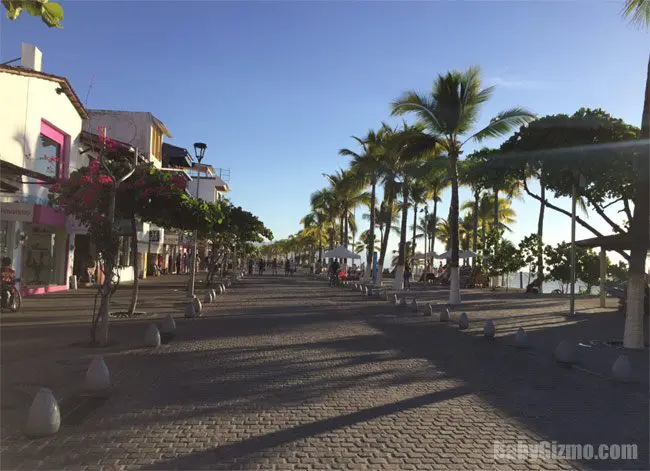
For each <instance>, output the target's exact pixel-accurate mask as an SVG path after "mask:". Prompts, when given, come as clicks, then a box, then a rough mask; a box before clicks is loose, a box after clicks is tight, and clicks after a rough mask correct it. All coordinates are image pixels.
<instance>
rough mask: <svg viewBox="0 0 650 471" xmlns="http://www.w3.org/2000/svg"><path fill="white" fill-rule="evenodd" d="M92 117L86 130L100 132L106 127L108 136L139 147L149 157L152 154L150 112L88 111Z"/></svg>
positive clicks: (87, 122)
mask: <svg viewBox="0 0 650 471" xmlns="http://www.w3.org/2000/svg"><path fill="white" fill-rule="evenodd" d="M88 114H89V116H90V118H89V119H88V120H87V121H86V122H85V123H84V130H85V131H88V132H92V133H93V134H97V133H98V128H100V127H106V128H107V136H108V137H110V138H112V139H115V140H117V141H121V142H124V143H126V144H130V145H132V146H133V147H137V148H138V150H139V151H140V152H142V153H143V154H145V155H146V156H147V158H149V156H150V155H151V126H152V123H151V118H150V117H149V113H142V112H130V111H119V112H112V111H95V110H90V111H88Z"/></svg>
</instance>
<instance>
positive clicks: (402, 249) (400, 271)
mask: <svg viewBox="0 0 650 471" xmlns="http://www.w3.org/2000/svg"><path fill="white" fill-rule="evenodd" d="M402 193H403V195H404V200H403V202H402V226H401V228H400V239H399V254H398V256H397V266H396V267H395V278H394V280H393V289H395V290H401V289H404V265H405V263H406V230H407V223H408V203H409V200H408V198H409V184H408V181H407V180H406V178H405V179H404V182H403V184H402Z"/></svg>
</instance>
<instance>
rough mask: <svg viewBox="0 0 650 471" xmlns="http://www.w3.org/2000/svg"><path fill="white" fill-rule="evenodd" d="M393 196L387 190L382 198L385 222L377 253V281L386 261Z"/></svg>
mask: <svg viewBox="0 0 650 471" xmlns="http://www.w3.org/2000/svg"><path fill="white" fill-rule="evenodd" d="M393 198H394V195H393V194H392V191H390V192H389V194H388V195H387V197H385V198H384V203H385V204H386V222H385V226H384V237H383V239H382V241H381V252H380V254H379V275H378V278H379V281H381V277H382V274H383V271H384V262H385V261H386V251H387V250H388V238H389V236H390V230H391V226H392V222H391V221H392V220H393Z"/></svg>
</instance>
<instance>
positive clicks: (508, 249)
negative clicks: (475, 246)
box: [483, 229, 525, 288]
mask: <svg viewBox="0 0 650 471" xmlns="http://www.w3.org/2000/svg"><path fill="white" fill-rule="evenodd" d="M524 265H525V261H524V257H523V255H522V253H521V251H520V250H519V249H518V248H517V247H516V246H515V245H514V244H513V243H512V242H510V241H509V240H508V239H505V238H503V230H502V229H495V230H493V231H491V232H490V235H489V236H488V243H487V249H486V251H485V253H484V256H483V267H484V269H485V270H486V273H487V274H488V275H489V276H499V275H508V274H510V273H515V272H517V271H519V269H521V268H522V267H523V266H524ZM506 280H508V277H506ZM508 282H509V280H508V281H507V283H508ZM508 287H509V286H508V284H506V288H508Z"/></svg>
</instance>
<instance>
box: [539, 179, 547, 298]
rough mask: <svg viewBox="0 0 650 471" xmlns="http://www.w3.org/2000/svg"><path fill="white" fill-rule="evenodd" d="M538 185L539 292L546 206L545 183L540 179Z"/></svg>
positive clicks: (542, 267) (542, 270)
mask: <svg viewBox="0 0 650 471" xmlns="http://www.w3.org/2000/svg"><path fill="white" fill-rule="evenodd" d="M539 187H540V197H541V199H542V201H541V202H540V204H539V218H538V219H537V243H538V246H537V279H538V280H539V281H538V283H540V292H541V287H542V285H541V283H542V282H543V281H544V243H543V237H544V209H545V208H546V205H545V201H546V185H544V182H543V181H542V180H541V179H540V181H539Z"/></svg>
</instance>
